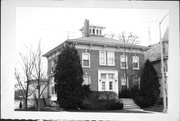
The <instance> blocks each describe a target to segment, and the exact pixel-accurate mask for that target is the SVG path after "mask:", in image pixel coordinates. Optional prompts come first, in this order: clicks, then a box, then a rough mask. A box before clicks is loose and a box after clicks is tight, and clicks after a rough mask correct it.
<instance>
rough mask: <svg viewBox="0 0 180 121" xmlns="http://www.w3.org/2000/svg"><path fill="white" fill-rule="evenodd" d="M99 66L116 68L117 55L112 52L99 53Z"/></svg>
mask: <svg viewBox="0 0 180 121" xmlns="http://www.w3.org/2000/svg"><path fill="white" fill-rule="evenodd" d="M106 60H107V63H106ZM99 65H107V66H115V53H114V52H111V51H108V52H106V51H99Z"/></svg>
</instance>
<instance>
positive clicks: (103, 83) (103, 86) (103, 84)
mask: <svg viewBox="0 0 180 121" xmlns="http://www.w3.org/2000/svg"><path fill="white" fill-rule="evenodd" d="M105 89H106V82H105V81H102V90H103V91H104V90H105Z"/></svg>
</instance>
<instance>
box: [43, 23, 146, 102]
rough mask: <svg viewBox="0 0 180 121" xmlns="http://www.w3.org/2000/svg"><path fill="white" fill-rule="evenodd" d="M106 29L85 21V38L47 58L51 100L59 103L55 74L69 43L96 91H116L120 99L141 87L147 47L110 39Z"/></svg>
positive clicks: (86, 79) (48, 53)
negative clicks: (141, 70) (62, 51)
mask: <svg viewBox="0 0 180 121" xmlns="http://www.w3.org/2000/svg"><path fill="white" fill-rule="evenodd" d="M104 29H105V27H104V26H99V25H91V24H89V21H88V20H85V22H84V26H83V27H82V28H81V29H80V31H81V32H82V37H79V38H76V39H67V40H66V41H65V42H64V43H62V44H60V45H58V46H57V47H55V48H53V49H52V50H50V51H49V52H47V53H46V54H44V57H47V60H48V72H47V73H48V78H49V86H48V90H49V98H50V100H56V99H57V97H56V93H55V82H54V70H55V66H56V63H57V59H58V55H59V54H60V53H61V49H62V47H63V46H64V45H65V44H66V43H70V44H74V45H75V48H76V49H77V51H78V53H79V56H80V59H81V64H82V68H83V72H84V77H83V78H84V82H83V84H85V85H90V89H91V90H93V91H113V92H116V93H117V95H118V94H119V92H121V91H122V90H125V89H129V90H130V89H131V88H133V87H137V88H139V87H140V68H141V66H142V65H143V63H144V61H145V58H144V54H145V52H146V50H147V47H144V46H140V45H133V44H130V43H125V42H123V41H120V40H116V39H113V38H107V37H105V36H104V35H103V34H102V33H103V30H104Z"/></svg>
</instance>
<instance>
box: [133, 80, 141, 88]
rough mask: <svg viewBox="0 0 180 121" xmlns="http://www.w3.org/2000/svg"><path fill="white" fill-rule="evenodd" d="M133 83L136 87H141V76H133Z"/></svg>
mask: <svg viewBox="0 0 180 121" xmlns="http://www.w3.org/2000/svg"><path fill="white" fill-rule="evenodd" d="M133 85H134V87H135V88H137V89H140V78H139V77H134V78H133Z"/></svg>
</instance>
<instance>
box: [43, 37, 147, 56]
mask: <svg viewBox="0 0 180 121" xmlns="http://www.w3.org/2000/svg"><path fill="white" fill-rule="evenodd" d="M64 43H76V44H78V43H80V44H87V45H98V46H104V45H106V46H108V47H118V46H119V47H126V48H131V47H132V48H135V49H140V50H148V48H149V47H146V46H141V45H132V44H129V43H125V44H124V43H122V42H121V43H120V42H119V43H118V41H117V43H112V42H98V41H85V40H80V39H78V38H77V39H67V40H65V41H64V42H63V43H61V44H60V45H58V46H56V47H55V48H53V49H52V50H50V51H48V52H47V53H45V54H44V55H43V57H48V56H49V55H50V54H51V53H52V52H54V51H57V50H59V49H60V48H61V47H62V46H64Z"/></svg>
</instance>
